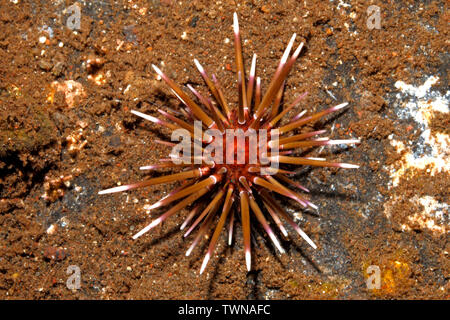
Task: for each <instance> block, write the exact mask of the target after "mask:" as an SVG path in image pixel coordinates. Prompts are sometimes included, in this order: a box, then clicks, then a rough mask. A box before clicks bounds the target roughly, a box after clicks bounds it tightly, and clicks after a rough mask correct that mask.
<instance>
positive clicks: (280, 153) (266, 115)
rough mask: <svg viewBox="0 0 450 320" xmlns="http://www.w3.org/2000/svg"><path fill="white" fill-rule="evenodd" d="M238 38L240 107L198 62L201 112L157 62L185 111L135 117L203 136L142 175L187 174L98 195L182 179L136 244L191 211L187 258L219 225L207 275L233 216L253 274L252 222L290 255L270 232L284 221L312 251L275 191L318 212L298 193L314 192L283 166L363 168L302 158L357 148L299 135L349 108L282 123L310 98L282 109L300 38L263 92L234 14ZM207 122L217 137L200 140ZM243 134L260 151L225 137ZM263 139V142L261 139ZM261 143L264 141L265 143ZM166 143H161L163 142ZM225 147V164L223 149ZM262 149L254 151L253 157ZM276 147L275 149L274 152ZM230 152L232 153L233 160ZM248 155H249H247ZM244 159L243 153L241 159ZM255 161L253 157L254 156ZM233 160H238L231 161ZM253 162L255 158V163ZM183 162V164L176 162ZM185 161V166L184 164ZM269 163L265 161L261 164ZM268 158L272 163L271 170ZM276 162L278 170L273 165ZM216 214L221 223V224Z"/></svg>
mask: <svg viewBox="0 0 450 320" xmlns="http://www.w3.org/2000/svg"><path fill="white" fill-rule="evenodd" d="M234 34H235V42H234V43H235V52H236V65H237V82H238V90H239V102H238V108H237V109H236V108H235V109H230V108H229V104H228V102H227V100H226V99H225V96H224V94H223V92H222V89H221V86H220V84H219V81H218V80H217V79H216V77H215V76H214V75H212V78H210V77H209V76H208V75H207V73H206V71H205V70H204V69H203V67H202V66H201V65H200V63H199V62H198V61H197V60H194V62H195V64H196V66H197V68H198V69H199V71H200V73H201V75H202V77H203V79H204V80H205V83H206V85H207V86H208V88H209V90H210V92H211V98H209V97H204V96H202V95H201V94H200V93H199V92H197V91H196V90H195V89H194V88H193V87H192V86H190V85H188V88H189V89H190V90H191V92H192V93H193V94H194V95H195V96H196V98H197V99H198V101H200V102H201V105H202V107H200V106H199V105H198V104H197V103H196V102H194V100H193V99H191V98H190V96H189V95H187V94H186V93H185V92H184V91H182V90H181V89H180V88H179V87H178V86H177V85H176V84H175V83H174V82H173V81H172V80H171V79H169V78H168V77H167V76H166V75H165V74H164V73H162V72H161V70H159V69H158V68H157V67H156V66H154V65H153V68H154V69H155V71H156V73H157V74H158V75H159V76H160V77H161V78H162V79H163V80H164V81H165V82H166V83H167V84H168V85H169V87H170V88H171V89H172V91H173V93H174V94H175V95H176V96H177V97H178V99H179V100H180V101H181V102H182V103H183V104H184V106H185V108H183V109H182V110H181V112H180V115H181V116H182V117H183V118H184V120H183V119H182V117H180V116H179V115H178V114H177V113H175V112H173V111H172V112H166V111H163V110H158V111H159V112H160V113H161V114H162V115H163V116H164V117H165V119H166V120H162V119H158V118H155V117H153V116H149V115H146V114H143V113H140V112H138V111H132V113H133V114H135V115H137V116H140V117H142V118H144V119H147V120H150V121H152V122H154V123H157V124H160V125H162V126H165V127H168V128H169V129H171V130H173V131H175V130H184V131H185V132H186V134H187V135H189V138H191V137H192V138H194V141H195V139H196V138H197V143H196V144H195V142H194V155H192V154H191V153H189V155H188V156H187V157H186V156H183V157H179V156H178V155H171V158H172V160H173V161H172V162H170V161H167V160H168V159H162V160H166V161H162V162H161V163H159V164H154V165H150V166H145V167H141V169H144V170H150V169H158V168H173V169H181V170H182V171H181V172H179V173H174V174H171V175H165V176H161V177H158V178H152V179H149V180H146V181H142V182H137V183H134V184H130V185H125V186H120V187H115V188H111V189H107V190H103V191H100V192H99V194H105V193H112V192H120V191H127V190H131V189H135V188H139V187H145V186H150V185H155V184H161V183H169V182H174V181H183V183H182V185H181V186H180V187H178V188H176V189H175V190H173V191H172V192H170V193H169V194H168V195H167V196H166V197H164V198H162V199H161V200H159V201H158V202H156V203H155V204H153V205H152V206H151V209H156V208H158V207H163V206H167V205H169V204H173V203H175V204H174V205H173V206H172V207H171V208H170V209H169V210H167V211H166V212H164V213H163V214H162V215H160V216H159V217H158V218H157V219H155V220H153V221H152V222H151V223H150V224H149V225H147V226H146V227H145V228H144V229H142V230H141V231H140V232H138V233H137V234H136V235H134V236H133V238H134V239H136V238H138V237H140V236H141V235H142V234H144V233H145V232H147V231H149V230H151V229H152V228H154V227H155V226H157V225H158V224H160V223H161V222H163V221H164V220H166V219H167V218H169V217H170V216H172V215H173V214H175V213H177V212H179V211H180V210H182V209H184V208H186V207H191V210H190V212H189V214H188V215H187V217H186V219H185V221H184V223H183V224H182V225H181V229H184V228H185V227H187V226H189V228H188V229H187V231H186V233H185V235H184V236H185V237H186V236H188V235H189V234H190V233H191V232H192V231H193V230H194V229H198V231H197V234H196V236H195V238H194V240H193V242H192V244H191V246H190V247H189V249H188V251H187V253H186V255H189V254H190V253H191V251H192V250H193V249H194V248H195V246H196V245H197V243H198V242H199V241H200V239H201V238H202V237H203V236H205V235H207V234H208V232H210V229H211V226H212V225H213V223H214V222H215V221H217V222H216V226H215V228H214V231H213V234H212V236H211V237H210V239H211V240H210V244H209V247H208V250H207V253H206V255H205V258H204V260H203V263H202V266H201V269H200V273H202V272H203V271H204V269H205V267H206V265H207V263H208V261H209V259H210V257H211V255H212V254H213V252H214V248H215V246H216V243H217V240H218V238H219V235H220V233H221V231H222V230H223V229H224V228H225V227H226V226H227V228H228V234H229V237H228V243H229V244H231V239H232V235H233V226H234V220H235V217H238V219H240V221H241V224H242V232H243V239H244V251H245V260H246V264H247V269H248V270H249V271H250V268H251V243H250V230H251V217H254V218H256V220H257V221H258V222H259V223H260V224H261V225H262V227H263V228H264V230H265V231H266V232H267V234H268V235H269V237H270V239H271V240H272V242H273V243H274V245H275V246H276V247H277V249H278V250H279V251H280V252H282V253H283V252H284V250H283V248H282V247H281V245H280V243H279V241H278V240H277V237H276V236H275V233H274V231H273V230H272V228H271V222H273V223H274V224H275V225H276V226H277V228H278V229H279V231H280V232H281V233H282V234H283V235H284V236H287V231H286V229H285V227H284V224H283V221H284V222H286V223H288V224H289V225H290V226H291V227H293V228H294V230H295V231H296V232H297V233H298V234H299V235H300V236H301V237H302V238H303V239H304V240H305V241H307V242H308V243H309V244H310V245H311V246H312V247H313V248H316V245H315V244H314V242H313V241H312V240H311V239H310V238H309V237H308V236H307V235H306V234H305V233H304V232H303V231H302V230H301V228H300V227H299V226H298V225H297V224H296V223H295V222H294V220H293V219H292V218H291V217H290V215H289V214H287V213H286V212H285V211H284V210H283V209H282V208H281V207H280V206H279V205H278V203H277V201H276V200H275V198H274V194H276V193H278V194H280V195H282V196H285V197H288V198H291V199H293V200H295V201H297V202H298V203H300V204H301V205H302V206H303V207H308V206H309V207H312V208H315V209H316V208H317V207H316V206H315V205H313V204H312V203H311V202H310V201H309V200H308V199H306V198H305V197H304V196H303V195H302V194H300V193H298V192H297V191H295V190H294V188H295V189H300V190H302V191H305V192H308V190H307V189H306V188H305V187H303V186H302V185H300V184H298V183H297V182H295V181H293V180H291V179H290V178H289V177H288V175H289V174H291V173H292V172H290V171H287V170H285V169H283V168H279V167H278V164H281V165H286V164H291V165H310V166H321V167H339V168H357V167H358V166H356V165H352V164H346V163H337V162H329V161H326V160H325V159H318V158H304V157H296V156H295V152H296V150H297V149H298V148H308V147H314V146H322V145H330V144H344V143H358V142H359V140H330V139H328V138H326V137H317V136H319V135H320V134H322V133H324V132H325V131H324V130H319V131H310V132H304V133H300V134H299V133H295V131H296V130H297V129H299V128H300V127H302V126H304V125H305V124H308V123H311V122H314V121H317V120H319V119H320V118H322V117H324V116H326V115H327V114H329V113H331V112H334V111H336V110H339V109H341V108H343V107H345V106H346V105H347V104H346V103H343V104H340V105H338V106H335V107H332V108H329V109H326V110H324V111H321V112H318V113H316V114H313V115H311V116H304V115H305V112H301V113H299V114H298V115H297V116H295V117H293V118H291V119H289V120H288V121H287V122H286V123H285V124H281V120H282V118H283V117H284V116H285V115H286V114H287V113H288V112H289V111H291V110H292V109H293V108H294V107H295V106H296V105H297V104H298V103H299V102H300V100H301V99H302V98H303V97H304V96H305V94H303V95H301V96H299V97H298V98H296V99H294V101H293V102H292V103H291V104H289V105H287V106H282V105H281V103H280V102H281V98H282V95H283V91H284V82H285V80H286V77H287V75H288V73H289V71H290V69H291V68H292V66H293V64H294V62H295V60H296V59H297V57H298V56H299V54H300V52H301V49H302V47H303V43H301V44H300V45H299V46H298V47H297V49H296V50H295V51H294V53H293V54H292V55H291V56H289V55H290V53H291V49H292V46H293V44H294V40H295V34H294V35H293V37H292V38H291V40H290V41H289V44H288V46H287V48H286V50H285V52H284V54H283V56H282V58H281V60H280V63H279V65H278V68H277V70H276V72H275V75H274V77H273V79H272V81H271V82H270V84H269V86H268V88H267V91H266V92H265V93H264V95H263V94H262V93H261V81H260V79H259V77H255V75H256V55H254V56H253V59H252V64H251V69H250V74H249V77H248V80H247V81H245V80H246V79H245V72H244V63H243V58H242V48H241V41H240V34H239V25H238V21H237V15H236V13H235V14H234ZM194 121H201V126H202V127H203V129H209V130H210V131H211V132H215V135H211V134H209V133H208V132H209V131H206V133H205V135H203V134H202V135H201V136H200V140H199V139H198V135H197V133H196V128H195V127H194V125H192V123H193V122H194ZM239 129H240V130H242V131H241V132H246V133H248V132H250V133H253V132H255V136H254V138H255V139H256V141H257V142H258V144H257V147H256V149H255V140H251V138H248V139H246V138H245V137H244V140H242V139H240V138H238V137H237V136H236V137H234V136H233V137H232V138H231V139H227V138H228V137H227V132H230V131H234V132H237V131H238V130H239ZM263 134H264V135H265V140H264V139H263V140H260V139H262V138H263ZM261 141H262V142H261ZM160 142H161V141H160ZM162 143H164V144H166V145H169V146H175V144H174V143H172V142H168V141H166V142H162ZM215 143H219V144H218V145H219V147H218V148H217V149H214V152H212V153H211V154H210V157H206V156H204V155H203V154H204V153H202V155H201V156H198V155H196V154H195V148H196V146H197V148H199V149H201V151H205V149H208V146H213V144H215ZM218 150H219V151H220V150H222V155H221V156H222V159H223V160H224V161H219V160H220V156H219V157H216V156H217V155H218V152H217V151H218ZM255 150H256V154H255ZM268 150H270V151H268ZM227 155H231V157H230V158H227ZM242 155H243V156H242ZM240 156H242V157H243V158H242V157H241V158H240ZM252 157H253V158H252ZM230 159H232V161H230ZM250 159H252V161H251V160H250ZM175 160H180V161H175ZM181 160H182V161H181ZM263 160H264V161H263ZM267 161H269V162H270V163H271V166H268V163H267ZM273 163H276V164H277V166H276V167H275V168H274V167H273V166H272V165H273ZM217 217H218V220H217Z"/></svg>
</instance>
